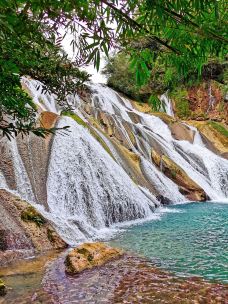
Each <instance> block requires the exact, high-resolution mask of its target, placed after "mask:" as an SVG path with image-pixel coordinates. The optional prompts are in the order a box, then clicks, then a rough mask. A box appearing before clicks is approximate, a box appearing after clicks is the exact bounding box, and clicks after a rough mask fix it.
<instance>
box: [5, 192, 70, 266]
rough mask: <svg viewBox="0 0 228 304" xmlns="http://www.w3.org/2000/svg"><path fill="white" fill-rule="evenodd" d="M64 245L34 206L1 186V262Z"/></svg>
mask: <svg viewBox="0 0 228 304" xmlns="http://www.w3.org/2000/svg"><path fill="white" fill-rule="evenodd" d="M64 247H66V243H65V242H64V241H63V240H62V239H61V238H60V237H59V236H58V234H57V233H56V232H55V230H54V229H53V227H52V226H51V225H50V223H49V222H48V221H47V220H46V219H44V218H43V217H42V216H41V215H40V214H39V212H38V211H37V210H36V209H35V208H33V207H32V206H31V205H29V204H28V203H27V202H25V201H23V200H21V199H19V198H18V197H17V196H15V195H13V194H12V193H9V192H7V191H6V190H0V265H5V264H7V263H9V262H11V261H13V260H15V259H18V258H22V257H27V256H29V255H32V254H34V253H35V252H41V251H46V250H50V249H55V248H56V249H57V248H64Z"/></svg>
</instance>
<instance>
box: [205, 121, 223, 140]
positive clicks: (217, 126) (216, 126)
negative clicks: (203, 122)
mask: <svg viewBox="0 0 228 304" xmlns="http://www.w3.org/2000/svg"><path fill="white" fill-rule="evenodd" d="M208 124H209V125H210V126H211V127H212V128H213V129H215V130H216V131H218V132H219V133H220V134H221V135H223V136H225V137H226V138H228V128H226V127H225V126H224V125H223V124H221V123H218V122H215V121H209V122H208Z"/></svg>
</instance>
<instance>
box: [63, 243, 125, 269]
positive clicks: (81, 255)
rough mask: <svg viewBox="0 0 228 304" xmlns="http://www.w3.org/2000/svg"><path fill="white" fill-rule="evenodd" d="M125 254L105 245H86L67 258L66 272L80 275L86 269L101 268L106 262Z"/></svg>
mask: <svg viewBox="0 0 228 304" xmlns="http://www.w3.org/2000/svg"><path fill="white" fill-rule="evenodd" d="M122 254H123V252H122V251H121V250H120V249H117V248H112V247H109V246H107V245H105V244H103V243H85V244H82V245H80V246H79V247H77V248H75V249H73V250H71V251H70V252H69V254H68V255H67V257H66V260H65V266H66V272H67V273H70V274H76V273H80V272H81V271H83V270H85V269H90V268H93V267H95V266H101V265H103V264H105V263H106V262H108V261H110V260H112V259H114V258H118V257H119V256H121V255H122Z"/></svg>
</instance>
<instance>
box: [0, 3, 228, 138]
mask: <svg viewBox="0 0 228 304" xmlns="http://www.w3.org/2000/svg"><path fill="white" fill-rule="evenodd" d="M226 3H227V1H225V0H220V1H211V0H204V1H202V0H175V1H173V0H167V1H165V0H142V1H136V0H130V1H126V0H101V1H98V0H89V1H85V0H78V1H73V0H64V1H57V0H42V1H37V0H1V2H0V24H1V27H0V84H1V87H2V88H3V89H2V90H1V93H0V130H3V131H4V132H5V134H7V133H8V135H9V136H10V134H12V133H13V134H15V135H16V134H17V133H18V132H24V133H27V132H28V131H29V130H32V131H33V132H34V131H35V129H36V128H35V127H34V124H35V120H36V115H35V113H36V110H35V108H34V106H33V105H32V103H31V100H29V97H28V96H27V95H26V94H25V93H23V92H22V88H21V84H20V76H22V75H29V76H31V77H33V78H35V79H39V80H40V81H41V82H43V83H44V85H45V89H46V90H48V91H50V92H54V93H55V94H56V95H57V96H58V100H59V102H61V103H63V102H64V99H65V96H66V95H67V94H70V93H75V92H76V90H77V88H78V87H79V86H80V85H81V84H82V83H83V82H84V81H85V80H87V79H88V76H87V75H86V74H85V73H83V72H81V71H80V70H79V69H78V68H79V67H80V66H83V65H85V64H88V63H91V62H93V63H94V66H95V67H96V68H97V70H98V69H99V66H100V60H101V55H102V53H104V54H106V56H108V53H109V51H110V49H112V48H116V49H124V50H125V52H126V54H127V55H128V56H129V58H130V62H131V63H130V68H131V70H132V71H133V73H134V74H135V77H136V81H137V86H139V87H141V86H145V85H146V84H147V83H148V81H150V80H151V71H153V70H154V69H155V70H156V68H157V67H158V66H159V65H160V64H161V65H162V66H164V72H163V73H164V74H165V77H164V78H165V79H166V82H170V81H172V77H171V76H172V75H173V71H175V72H176V73H177V75H178V77H179V79H183V78H186V76H187V75H189V71H192V73H197V75H198V76H201V74H202V67H203V65H204V64H205V63H207V62H208V59H209V58H210V57H211V56H216V57H218V58H221V59H224V56H225V55H226V53H227V41H228V37H227V30H226V26H227V10H226ZM62 32H63V34H62V35H61V34H60V33H62ZM67 33H68V34H69V35H71V36H72V41H71V46H72V49H73V51H74V59H73V61H69V59H68V57H67V55H66V54H65V53H64V52H63V51H62V50H61V41H62V39H63V38H64V36H65V35H66V34H67ZM167 67H168V69H167ZM4 96H5V97H4ZM43 131H44V130H38V131H35V132H38V133H39V134H44V133H43ZM38 133H37V134H38Z"/></svg>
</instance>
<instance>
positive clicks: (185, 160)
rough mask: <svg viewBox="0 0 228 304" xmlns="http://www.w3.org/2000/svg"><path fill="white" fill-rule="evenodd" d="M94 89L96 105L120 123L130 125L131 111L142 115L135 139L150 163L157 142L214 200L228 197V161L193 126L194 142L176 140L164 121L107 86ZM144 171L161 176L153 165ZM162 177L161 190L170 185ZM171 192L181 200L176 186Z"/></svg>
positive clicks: (135, 125)
mask: <svg viewBox="0 0 228 304" xmlns="http://www.w3.org/2000/svg"><path fill="white" fill-rule="evenodd" d="M90 87H91V89H92V90H93V91H94V98H95V99H96V102H95V103H94V106H96V108H99V109H100V110H102V111H104V112H108V113H109V114H111V115H112V116H113V115H115V116H116V117H115V119H116V120H120V121H123V120H126V121H128V122H129V119H130V117H129V111H132V112H134V113H136V114H137V115H139V116H140V123H138V124H134V122H133V121H132V120H131V119H130V122H131V124H132V126H133V128H132V131H133V132H135V130H137V132H135V135H136V136H135V137H137V140H136V142H137V145H138V147H136V149H135V150H136V151H138V153H139V154H140V155H141V156H142V157H144V158H146V159H147V160H149V155H150V151H151V148H152V147H153V143H157V144H159V146H160V148H161V149H162V151H163V153H164V154H166V155H167V156H168V157H169V158H170V159H172V160H173V161H174V162H175V163H177V164H178V165H179V166H180V167H181V168H182V169H183V170H184V171H185V172H186V173H187V174H188V176H189V177H190V178H191V179H192V180H194V181H195V182H196V183H197V184H198V185H199V186H201V187H202V188H203V189H204V191H205V192H206V193H207V194H208V196H209V197H210V198H211V199H212V200H222V199H226V198H227V197H228V160H226V159H224V158H221V157H219V156H217V155H216V154H214V153H213V152H211V151H210V150H209V149H207V148H206V147H205V146H204V144H203V142H202V139H201V136H200V134H199V132H198V131H197V130H196V129H194V128H193V127H191V126H189V128H192V129H194V131H195V137H194V142H193V143H189V142H188V141H184V140H182V141H178V140H175V139H174V138H173V137H172V135H171V131H170V129H169V127H168V126H167V125H166V124H165V123H164V122H163V121H162V120H161V119H160V118H158V117H156V116H152V115H149V114H144V113H142V112H139V111H137V110H134V109H133V108H132V107H130V106H129V105H126V104H125V103H126V101H125V99H122V100H120V97H119V96H118V95H117V94H115V92H114V91H113V90H111V89H109V88H107V87H104V86H103V85H99V84H96V85H94V84H93V85H90ZM99 101H101V102H99ZM139 131H140V133H139ZM123 132H124V130H123ZM125 132H126V131H125ZM144 169H145V170H146V171H147V172H150V175H151V176H152V179H153V180H154V176H156V174H157V173H156V170H155V167H154V168H152V169H151V164H149V163H148V166H144ZM152 172H153V173H152ZM160 178H161V179H160V180H162V183H160V181H159V183H158V184H157V188H160V187H161V185H160V184H164V185H166V184H167V180H166V178H165V176H164V175H163V174H161V176H160ZM168 188H169V187H168ZM169 190H170V191H171V193H174V195H173V196H172V197H173V198H174V201H179V197H178V196H177V195H176V189H175V187H174V186H172V187H171V188H169ZM169 190H166V193H167V194H166V197H168V198H169V195H168V192H169ZM159 191H161V189H159ZM162 192H165V191H162Z"/></svg>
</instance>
